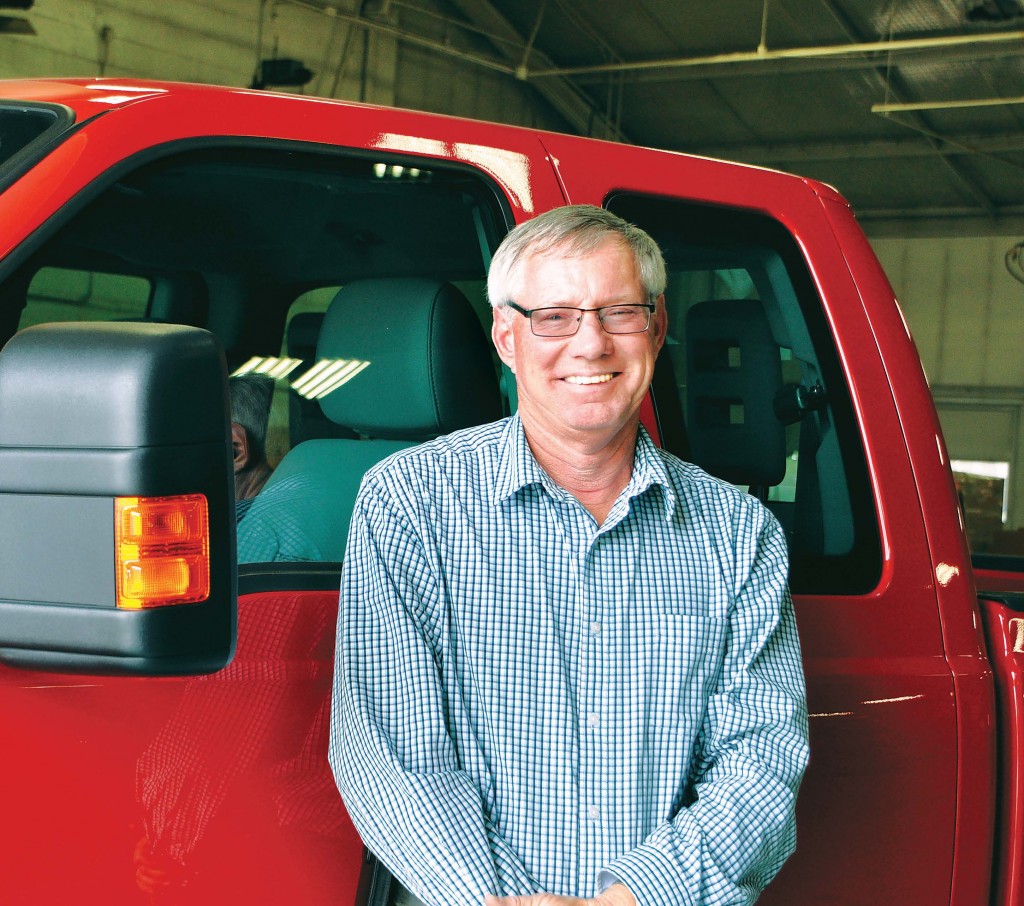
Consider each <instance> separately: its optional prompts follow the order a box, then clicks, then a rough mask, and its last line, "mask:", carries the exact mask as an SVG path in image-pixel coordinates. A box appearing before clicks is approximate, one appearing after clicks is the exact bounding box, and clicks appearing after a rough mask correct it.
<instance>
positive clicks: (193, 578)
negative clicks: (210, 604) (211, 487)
mask: <svg viewBox="0 0 1024 906" xmlns="http://www.w3.org/2000/svg"><path fill="white" fill-rule="evenodd" d="M114 547H115V550H116V557H117V606H118V607H120V608H121V609H122V610H142V609H144V608H147V607H163V606H165V605H168V604H194V603H196V602H197V601H205V600H206V599H207V598H208V597H209V596H210V520H209V514H208V510H207V505H206V498H205V497H204V496H203V495H202V494H185V495H182V496H179V497H117V498H115V500H114Z"/></svg>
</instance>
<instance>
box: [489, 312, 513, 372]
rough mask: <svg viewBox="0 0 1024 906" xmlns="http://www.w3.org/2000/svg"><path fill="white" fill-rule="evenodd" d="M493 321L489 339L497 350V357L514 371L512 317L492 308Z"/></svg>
mask: <svg viewBox="0 0 1024 906" xmlns="http://www.w3.org/2000/svg"><path fill="white" fill-rule="evenodd" d="M493 318H494V320H493V322H492V323H491V340H492V341H493V342H494V348H495V349H496V350H497V352H498V358H499V359H501V360H502V362H504V363H505V364H506V365H507V366H508V368H509V370H510V371H511V372H512V373H513V374H515V373H516V338H515V334H514V333H513V331H512V319H511V318H508V317H506V315H505V312H503V311H500V310H499V309H497V308H496V309H494V313H493Z"/></svg>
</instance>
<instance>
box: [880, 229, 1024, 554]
mask: <svg viewBox="0 0 1024 906" xmlns="http://www.w3.org/2000/svg"><path fill="white" fill-rule="evenodd" d="M1020 239H1021V237H1020V236H1019V235H988V236H977V237H971V236H950V235H934V236H929V237H921V238H913V237H908V238H892V237H886V238H875V239H873V240H872V245H873V246H874V248H875V251H876V253H877V254H878V257H879V259H880V260H881V262H882V265H883V266H884V267H885V269H886V272H887V273H888V275H889V279H890V281H891V282H892V284H893V288H894V289H895V290H896V296H897V298H898V299H899V300H900V305H901V307H902V309H903V313H904V315H905V317H906V319H907V323H908V324H909V325H910V330H911V332H912V333H913V335H914V339H915V341H916V343H917V347H918V350H919V351H920V353H921V359H922V360H923V362H924V366H925V371H926V372H927V374H928V378H929V381H930V383H931V387H932V393H933V394H934V396H935V401H936V405H937V407H938V410H939V418H940V419H941V421H942V426H943V431H944V433H945V435H946V443H947V446H948V447H949V451H950V455H951V456H952V457H953V458H954V459H966V460H985V461H995V462H1007V463H1009V464H1010V476H1009V507H1008V509H1009V518H1008V520H1007V526H1008V527H1009V528H1011V529H1016V528H1022V527H1024V284H1022V283H1019V282H1018V281H1017V280H1015V279H1014V278H1013V277H1012V276H1011V275H1010V273H1009V272H1008V271H1007V269H1006V266H1005V264H1004V258H1005V256H1006V253H1007V251H1008V250H1009V249H1010V248H1012V247H1013V246H1014V245H1016V243H1017V242H1019V241H1020ZM1022 552H1024V551H1022Z"/></svg>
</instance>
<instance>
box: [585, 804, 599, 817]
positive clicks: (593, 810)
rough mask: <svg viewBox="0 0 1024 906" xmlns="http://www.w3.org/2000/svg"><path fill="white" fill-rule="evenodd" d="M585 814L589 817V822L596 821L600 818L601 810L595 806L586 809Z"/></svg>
mask: <svg viewBox="0 0 1024 906" xmlns="http://www.w3.org/2000/svg"><path fill="white" fill-rule="evenodd" d="M587 814H588V815H590V820H591V821H596V820H597V819H598V818H600V817H601V809H599V808H598V807H597V806H596V805H592V806H590V808H588V809H587Z"/></svg>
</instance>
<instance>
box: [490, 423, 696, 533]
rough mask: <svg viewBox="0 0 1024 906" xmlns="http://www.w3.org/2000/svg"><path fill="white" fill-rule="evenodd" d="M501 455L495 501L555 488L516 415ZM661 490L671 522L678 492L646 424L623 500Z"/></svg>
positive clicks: (507, 429) (504, 434) (508, 427)
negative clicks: (540, 487)
mask: <svg viewBox="0 0 1024 906" xmlns="http://www.w3.org/2000/svg"><path fill="white" fill-rule="evenodd" d="M500 443H501V452H500V454H499V459H498V474H497V480H496V481H495V483H494V489H493V497H492V502H493V503H495V504H497V503H500V502H501V501H503V500H507V499H508V498H509V497H511V496H512V495H513V494H515V493H516V492H518V491H520V490H522V489H523V488H525V487H527V486H529V485H532V484H540V485H544V486H550V485H551V478H550V477H549V476H548V474H547V473H546V472H545V471H544V470H543V469H542V468H541V467H540V465H539V463H538V462H537V460H536V459H535V458H534V455H533V451H532V450H531V449H530V445H529V443H527V440H526V431H525V430H524V429H523V422H522V419H520V418H519V415H518V414H516V415H513V416H512V417H511V418H510V419H509V420H508V421H507V422H506V424H505V430H504V431H503V432H502V435H501V440H500ZM655 485H656V486H658V487H659V488H661V492H662V500H663V502H664V504H665V518H666V519H671V518H672V513H673V510H674V509H675V506H676V493H675V490H674V489H673V486H672V479H671V478H670V477H669V474H668V470H667V469H666V468H665V463H664V462H663V461H662V458H661V454H660V453H659V452H658V448H657V447H656V446H655V445H654V441H652V440H651V437H650V435H649V434H648V433H647V430H646V429H645V428H644V426H643V425H640V430H639V431H638V433H637V442H636V453H635V455H634V457H633V474H632V475H631V476H630V479H629V484H628V485H626V488H625V491H624V492H623V495H622V496H623V497H624V498H625V499H627V500H628V499H630V498H632V497H637V496H639V495H640V494H643V493H644V492H645V491H647V489H648V488H650V487H652V486H655Z"/></svg>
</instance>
